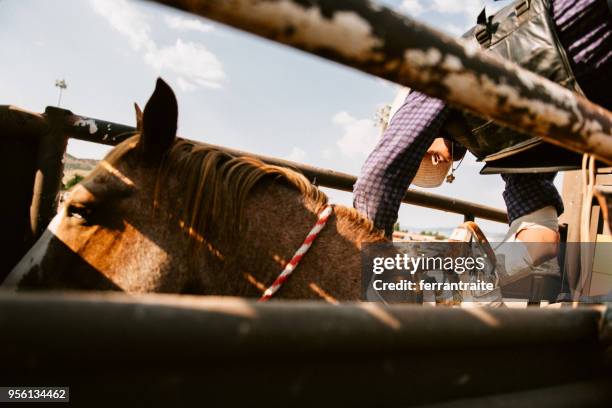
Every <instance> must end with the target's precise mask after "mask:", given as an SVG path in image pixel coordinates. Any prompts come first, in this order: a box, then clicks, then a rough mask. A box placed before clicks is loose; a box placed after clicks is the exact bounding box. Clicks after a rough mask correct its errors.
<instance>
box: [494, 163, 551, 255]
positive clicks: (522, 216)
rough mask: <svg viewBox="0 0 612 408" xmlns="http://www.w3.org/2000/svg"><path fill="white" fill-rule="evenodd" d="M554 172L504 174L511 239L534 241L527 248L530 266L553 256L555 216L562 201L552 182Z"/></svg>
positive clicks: (505, 199) (505, 198)
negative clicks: (535, 243) (534, 243)
mask: <svg viewBox="0 0 612 408" xmlns="http://www.w3.org/2000/svg"><path fill="white" fill-rule="evenodd" d="M555 176H556V173H543V174H504V175H502V178H503V179H504V181H505V182H506V188H505V191H504V193H503V196H504V201H505V202H506V207H507V209H508V220H509V223H510V233H511V234H512V235H513V236H512V237H508V238H511V239H512V240H518V241H520V242H527V243H529V242H537V243H540V244H539V245H529V246H528V247H527V251H528V253H529V256H530V258H531V263H532V264H533V265H539V264H541V263H542V262H544V261H546V260H548V259H551V258H553V257H554V256H556V255H557V251H558V245H557V244H558V242H559V232H558V215H560V214H561V213H563V201H562V200H561V196H560V195H559V192H558V191H557V188H556V187H555V185H554V184H553V180H554V178H555Z"/></svg>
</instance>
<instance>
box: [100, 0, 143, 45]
mask: <svg viewBox="0 0 612 408" xmlns="http://www.w3.org/2000/svg"><path fill="white" fill-rule="evenodd" d="M91 5H92V7H93V9H94V11H95V12H96V13H98V14H100V15H101V16H102V17H104V18H106V19H107V20H108V22H109V23H110V25H111V27H113V28H114V29H115V30H116V31H117V32H119V33H121V34H123V35H124V36H126V37H127V38H128V40H129V42H130V45H131V46H132V48H134V49H135V50H140V49H143V48H144V49H149V48H151V47H154V46H155V43H154V42H153V40H151V26H149V23H148V21H147V18H146V17H144V15H143V14H142V13H140V12H139V11H138V10H137V9H136V8H135V7H134V6H133V5H132V4H131V3H129V2H128V1H127V0H91Z"/></svg>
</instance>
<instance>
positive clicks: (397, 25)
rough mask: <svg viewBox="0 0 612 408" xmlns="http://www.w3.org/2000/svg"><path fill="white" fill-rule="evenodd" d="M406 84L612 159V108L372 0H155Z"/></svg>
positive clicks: (552, 140)
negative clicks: (611, 110) (607, 107)
mask: <svg viewBox="0 0 612 408" xmlns="http://www.w3.org/2000/svg"><path fill="white" fill-rule="evenodd" d="M154 1H155V2H157V3H161V4H165V5H168V6H172V7H176V8H178V9H181V10H184V11H188V12H191V13H195V14H199V15H201V16H203V17H207V18H210V19H212V20H216V21H219V22H221V23H225V24H228V25H230V26H232V27H236V28H239V29H242V30H245V31H248V32H250V33H253V34H256V35H259V36H262V37H266V38H268V39H271V40H273V41H277V42H280V43H284V44H287V45H290V46H292V47H295V48H298V49H301V50H303V51H306V52H309V53H311V54H315V55H318V56H321V57H323V58H326V59H329V60H332V61H335V62H339V63H341V64H344V65H347V66H349V67H352V68H356V69H358V70H361V71H364V72H367V73H369V74H372V75H376V76H378V77H380V78H384V79H387V80H390V81H393V82H395V83H398V84H401V85H405V86H409V87H412V88H414V89H417V90H419V91H422V92H424V93H426V94H428V95H431V96H434V97H437V98H440V99H442V100H444V101H446V102H448V103H450V104H452V105H454V106H456V107H458V108H462V109H465V110H468V111H471V112H473V113H475V114H477V115H480V116H484V117H487V118H491V119H493V120H495V121H496V122H498V123H499V124H502V125H505V126H508V127H510V128H514V129H516V130H519V131H523V132H526V133H528V134H532V135H535V136H540V137H541V138H542V139H544V140H546V141H547V142H550V143H553V144H556V145H559V146H561V147H564V148H566V149H570V150H574V151H577V152H581V153H590V154H592V155H594V156H595V157H597V158H599V159H600V160H602V161H603V162H606V163H608V164H612V114H611V113H610V112H609V111H607V110H606V109H603V108H602V107H600V106H597V105H595V104H593V103H591V102H589V101H588V100H587V99H585V98H583V97H581V96H579V95H577V94H575V93H573V92H571V91H569V90H567V89H565V88H563V87H561V86H560V85H557V84H555V83H553V82H551V81H549V80H547V79H544V78H542V77H540V76H538V75H536V74H534V73H532V72H530V71H527V70H525V69H523V68H520V67H519V66H518V65H516V64H512V63H510V62H507V61H504V60H501V59H494V58H492V57H491V56H489V55H486V54H485V53H484V52H482V51H480V50H478V49H477V47H471V46H469V45H467V44H466V43H463V42H460V41H458V40H455V39H453V38H451V37H450V36H447V35H445V34H443V33H441V32H439V31H436V30H433V29H431V28H429V27H427V26H426V25H424V24H421V23H418V22H416V21H414V20H412V19H411V18H409V17H406V16H404V15H401V14H398V13H396V12H394V11H393V10H391V9H389V8H386V7H383V6H381V5H380V4H377V3H375V2H371V1H369V0H344V1H335V0H307V1H303V0H266V1H260V0H234V1H218V0H154Z"/></svg>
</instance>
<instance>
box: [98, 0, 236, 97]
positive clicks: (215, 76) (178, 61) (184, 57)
mask: <svg viewBox="0 0 612 408" xmlns="http://www.w3.org/2000/svg"><path fill="white" fill-rule="evenodd" d="M91 5H92V8H93V10H94V11H95V12H96V13H98V14H100V15H101V16H102V17H104V18H105V19H106V20H108V22H109V24H110V25H111V27H112V28H113V29H114V30H116V31H117V32H118V33H120V34H122V35H124V36H125V37H127V39H128V41H129V44H130V46H131V47H132V48H133V49H134V51H138V52H141V53H142V56H143V59H144V62H145V63H146V64H147V65H149V66H150V67H152V68H153V69H155V70H156V71H157V72H158V73H159V74H164V75H173V76H176V80H177V83H178V85H179V87H180V88H181V90H183V91H185V92H187V91H193V90H196V89H198V88H199V87H209V88H220V87H221V84H222V82H223V80H224V79H225V72H224V71H223V65H222V64H221V61H219V59H218V58H217V56H216V55H215V54H213V53H212V52H211V51H209V50H208V49H207V48H206V47H205V46H204V45H203V44H201V43H194V42H184V41H183V40H181V39H180V38H178V39H177V40H176V43H175V44H174V45H171V46H160V45H158V44H157V43H156V42H155V41H154V40H153V39H152V37H151V26H150V24H149V21H148V20H149V17H148V16H147V15H146V14H145V13H144V11H143V10H139V9H137V8H136V7H135V6H134V4H133V3H132V2H128V1H126V0H91ZM177 18H178V19H177ZM177 18H174V19H173V18H171V17H170V18H166V24H168V25H169V26H172V25H174V27H173V28H177V29H185V30H187V29H190V30H194V29H196V30H200V31H202V30H206V29H207V28H206V27H207V26H206V25H204V24H203V23H201V22H199V21H198V20H189V19H184V18H181V17H177ZM211 28H212V27H211Z"/></svg>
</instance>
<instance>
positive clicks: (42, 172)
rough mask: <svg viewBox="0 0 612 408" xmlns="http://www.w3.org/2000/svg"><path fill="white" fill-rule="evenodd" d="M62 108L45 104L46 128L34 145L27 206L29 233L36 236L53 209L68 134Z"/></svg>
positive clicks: (55, 204)
mask: <svg viewBox="0 0 612 408" xmlns="http://www.w3.org/2000/svg"><path fill="white" fill-rule="evenodd" d="M66 112H67V111H65V110H63V109H56V108H53V107H50V106H49V107H47V109H45V116H46V117H47V121H48V124H49V131H48V132H47V133H45V134H44V135H42V137H41V138H40V144H39V146H38V157H37V163H36V164H37V169H36V176H35V179H34V194H33V197H32V206H31V207H30V219H31V225H32V234H33V235H34V237H35V238H38V237H39V236H40V235H41V234H42V232H43V230H44V229H45V228H46V226H47V224H48V223H49V222H50V221H51V219H52V218H53V216H54V215H55V213H56V212H57V202H58V195H59V191H60V186H61V182H62V176H63V172H64V162H63V159H64V152H65V151H66V145H67V143H68V137H67V135H66V134H65V132H64V123H65V116H66Z"/></svg>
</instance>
